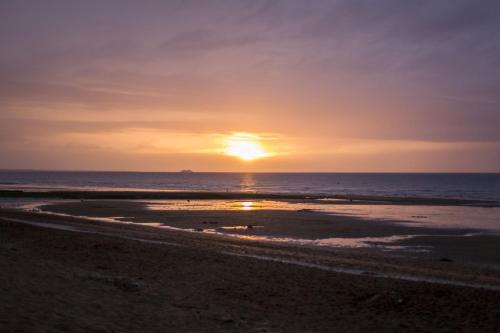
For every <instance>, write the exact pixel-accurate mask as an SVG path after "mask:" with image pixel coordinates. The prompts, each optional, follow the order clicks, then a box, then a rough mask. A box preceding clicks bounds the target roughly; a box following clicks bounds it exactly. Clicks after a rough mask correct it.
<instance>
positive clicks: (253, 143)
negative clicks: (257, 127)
mask: <svg viewBox="0 0 500 333" xmlns="http://www.w3.org/2000/svg"><path fill="white" fill-rule="evenodd" d="M259 139H260V138H259V137H258V136H257V135H253V134H246V133H235V134H233V135H232V136H230V137H228V138H227V139H226V140H225V144H226V149H225V150H224V153H225V154H226V155H229V156H235V157H238V158H240V159H242V160H244V161H253V160H256V159H259V158H263V157H266V156H270V154H269V153H268V152H267V151H266V150H265V149H264V147H263V146H262V145H261V144H260V143H259Z"/></svg>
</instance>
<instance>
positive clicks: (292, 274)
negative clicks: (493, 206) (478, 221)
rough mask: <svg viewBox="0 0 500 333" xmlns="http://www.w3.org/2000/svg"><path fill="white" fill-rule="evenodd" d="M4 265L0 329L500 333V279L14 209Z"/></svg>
mask: <svg viewBox="0 0 500 333" xmlns="http://www.w3.org/2000/svg"><path fill="white" fill-rule="evenodd" d="M0 257H1V260H0V266H1V267H0V288H1V291H2V293H1V295H2V302H1V303H0V331H24V332H43V331H47V332H137V331H147V332H164V331H189V332H200V331H203V332H215V331H223V332H304V331H309V332H326V331H339V332H345V331H349V332H366V331H387V332H401V331H408V332H421V331H426V332H429V331H433V332H453V331H461V332H497V331H498V330H499V329H500V322H499V321H498V318H500V307H499V306H498V305H499V303H498V300H499V299H500V275H499V273H498V271H497V270H496V269H495V268H494V267H488V266H471V265H468V264H464V263H462V262H456V261H442V260H433V259H429V258H426V259H422V258H419V257H407V256H403V257H402V256H400V255H398V254H392V253H378V252H376V251H375V252H373V251H352V250H348V249H331V248H328V249H326V248H318V247H306V246H291V245H284V244H271V243H262V242H255V241H247V240H242V239H233V238H227V237H222V236H218V235H209V234H204V233H187V232H180V231H175V230H168V229H159V228H152V227H147V226H143V225H137V224H116V223H107V222H99V221H95V220H85V219H79V218H71V217H63V216H54V215H47V214H41V213H29V212H20V211H16V210H7V209H2V210H0ZM412 280H413V281H412Z"/></svg>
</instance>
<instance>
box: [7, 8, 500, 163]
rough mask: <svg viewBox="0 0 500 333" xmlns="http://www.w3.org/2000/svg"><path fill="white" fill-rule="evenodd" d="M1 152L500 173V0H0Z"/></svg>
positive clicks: (97, 159) (77, 159)
mask: <svg viewBox="0 0 500 333" xmlns="http://www.w3.org/2000/svg"><path fill="white" fill-rule="evenodd" d="M0 45H1V49H0V157H1V158H0V169H13V168H16V169H57V170H61V169H70V170H137V171H178V170H180V169H188V168H189V169H193V170H195V171H333V172H335V171H341V172H350V171H352V172H360V171H367V172H370V171H374V172H408V171H416V172H420V171H425V172H434V171H436V172H447V171H449V172H461V171H466V172H469V171H470V172H500V1H488V0H481V1H475V0H469V1H460V0H450V1H436V0H430V1H401V0H394V1H390V0H388V1H368V0H367V1H357V0H345V1H342V0H340V1H290V0H287V1H256V0H252V1H231V0H227V1H185V0H182V1H46V0H44V1H7V0H3V1H1V2H0Z"/></svg>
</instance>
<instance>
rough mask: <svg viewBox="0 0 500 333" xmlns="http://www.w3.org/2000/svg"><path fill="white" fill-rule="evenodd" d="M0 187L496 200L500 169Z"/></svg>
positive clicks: (45, 175) (63, 181)
mask: <svg viewBox="0 0 500 333" xmlns="http://www.w3.org/2000/svg"><path fill="white" fill-rule="evenodd" d="M0 188H1V189H6V188H9V189H12V188H21V189H36V190H46V189H47V190H48V189H89V190H94V189H97V190H99V189H103V190H104V189H106V190H113V189H116V190H118V189H127V190H162V191H214V192H257V193H303V194H316V195H335V194H351V195H374V196H399V197H426V198H455V199H480V200H498V201H500V174H492V173H491V174H473V173H467V174H465V173H464V174H458V173H206V172H193V173H181V172H83V171H82V172H76V171H71V172H70V171H0Z"/></svg>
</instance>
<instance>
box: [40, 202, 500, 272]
mask: <svg viewBox="0 0 500 333" xmlns="http://www.w3.org/2000/svg"><path fill="white" fill-rule="evenodd" d="M227 202H229V203H231V202H232V201H221V202H220V203H221V204H224V205H225V204H227ZM161 203H162V201H159V202H157V201H121V200H84V201H80V200H78V201H69V202H60V203H56V204H49V205H44V206H41V207H40V208H41V209H42V210H44V211H49V212H54V213H59V214H67V215H71V216H88V217H93V218H114V219H115V220H116V221H120V222H130V223H142V224H147V225H155V226H166V227H173V228H179V229H185V230H196V231H198V232H203V233H218V234H224V235H232V236H236V237H241V238H247V239H254V240H273V241H280V242H285V243H287V242H288V243H295V244H297V243H299V244H302V245H323V246H345V247H356V248H358V250H365V251H368V252H377V251H378V252H384V251H391V252H392V253H394V254H397V255H401V256H407V257H420V258H427V259H432V260H439V259H446V260H453V261H458V262H467V263H472V264H486V265H492V266H497V267H500V235H498V234H485V231H484V230H481V229H474V228H436V227H432V226H431V225H429V224H425V223H414V224H405V223H399V221H392V220H371V219H362V218H359V217H356V216H349V215H341V214H340V215H339V214H328V213H324V212H321V211H315V210H306V209H297V207H299V208H300V207H302V206H301V205H300V204H290V205H284V207H285V208H286V209H281V210H278V209H267V208H266V209H251V210H241V209H240V207H239V205H241V202H234V203H235V204H236V205H235V207H234V210H226V208H227V207H233V205H231V204H229V205H228V206H224V205H223V206H222V207H218V208H217V207H216V206H214V205H215V204H213V201H210V200H204V201H203V200H201V201H197V202H195V203H192V204H193V205H194V206H192V207H193V208H196V209H191V210H189V209H187V208H186V206H180V210H177V209H175V210H168V209H165V208H163V204H161ZM187 204H188V206H187V207H190V206H189V205H190V204H189V203H187ZM295 206H297V207H295ZM157 207H159V208H157ZM270 207H274V205H273V204H271V205H270ZM282 208H283V207H282ZM415 235H418V236H415Z"/></svg>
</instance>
